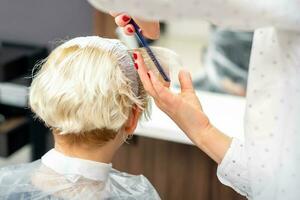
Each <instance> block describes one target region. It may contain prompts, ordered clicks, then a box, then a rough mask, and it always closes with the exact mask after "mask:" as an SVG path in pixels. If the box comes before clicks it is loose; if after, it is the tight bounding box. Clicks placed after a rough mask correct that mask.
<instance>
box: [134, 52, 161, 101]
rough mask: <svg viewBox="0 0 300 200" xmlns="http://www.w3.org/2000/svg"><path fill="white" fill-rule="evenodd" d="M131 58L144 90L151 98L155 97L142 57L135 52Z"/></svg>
mask: <svg viewBox="0 0 300 200" xmlns="http://www.w3.org/2000/svg"><path fill="white" fill-rule="evenodd" d="M133 58H134V60H135V65H136V68H137V72H138V74H139V76H140V79H141V81H142V84H143V86H144V88H145V90H146V91H147V92H148V93H149V94H150V95H151V96H152V97H154V98H155V97H156V96H157V94H156V92H155V90H154V88H153V86H152V83H151V81H150V78H149V75H148V69H147V67H146V64H145V62H144V59H143V57H142V55H141V54H140V53H139V52H137V51H135V52H134V54H133Z"/></svg>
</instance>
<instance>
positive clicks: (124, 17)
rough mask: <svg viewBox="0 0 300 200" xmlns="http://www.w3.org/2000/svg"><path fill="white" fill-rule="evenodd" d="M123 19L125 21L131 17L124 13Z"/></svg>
mask: <svg viewBox="0 0 300 200" xmlns="http://www.w3.org/2000/svg"><path fill="white" fill-rule="evenodd" d="M122 20H123V21H124V22H128V21H129V20H130V17H128V16H126V15H124V16H123V17H122Z"/></svg>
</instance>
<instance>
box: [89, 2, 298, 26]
mask: <svg viewBox="0 0 300 200" xmlns="http://www.w3.org/2000/svg"><path fill="white" fill-rule="evenodd" d="M88 1H89V2H90V3H91V4H93V5H94V6H95V7H96V8H98V9H101V10H104V11H115V12H127V13H129V14H130V15H131V16H138V17H143V18H144V19H151V20H152V19H156V20H158V19H159V20H174V19H178V18H187V19H197V18H198V19H206V20H208V21H210V22H212V23H214V24H216V25H219V26H222V27H225V28H232V29H243V30H254V29H257V28H261V27H270V26H272V27H276V28H279V29H286V30H297V31H300V12H299V10H300V3H299V0H289V1H287V0H261V1H251V0H227V1H220V0H196V1H195V0H185V1H182V0H169V1H163V0H144V1H139V3H138V1H136V0H126V1H125V0H115V1H108V0H88ZM191 31H192V30H191Z"/></svg>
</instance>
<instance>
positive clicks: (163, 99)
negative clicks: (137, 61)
mask: <svg viewBox="0 0 300 200" xmlns="http://www.w3.org/2000/svg"><path fill="white" fill-rule="evenodd" d="M148 73H149V74H150V79H151V82H152V86H153V88H154V90H155V92H156V94H157V96H156V97H155V98H154V99H155V100H156V101H157V102H158V103H159V104H160V105H161V107H163V108H164V109H166V108H167V107H168V106H170V105H174V102H175V94H173V93H172V92H171V91H170V90H169V89H168V87H165V86H164V85H163V84H162V83H161V82H160V81H159V80H158V79H157V78H156V76H155V75H154V73H153V72H152V71H149V72H148Z"/></svg>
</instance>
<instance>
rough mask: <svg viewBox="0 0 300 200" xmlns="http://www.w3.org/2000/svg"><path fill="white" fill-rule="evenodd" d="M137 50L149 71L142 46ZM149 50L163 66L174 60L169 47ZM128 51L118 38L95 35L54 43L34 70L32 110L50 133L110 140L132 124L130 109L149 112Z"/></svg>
mask: <svg viewBox="0 0 300 200" xmlns="http://www.w3.org/2000/svg"><path fill="white" fill-rule="evenodd" d="M139 51H140V52H141V53H142V55H143V57H144V58H145V62H146V64H147V65H148V67H150V69H152V70H154V72H155V67H154V65H153V63H152V61H151V59H150V58H149V57H147V56H146V55H147V53H146V51H145V50H143V49H139ZM154 51H155V52H156V54H157V57H158V59H159V60H160V62H161V64H162V65H163V66H164V67H166V66H168V65H173V66H174V65H176V64H174V58H176V55H174V53H173V52H171V51H169V50H167V49H163V48H155V49H154ZM130 52H131V51H130V50H128V49H127V48H126V46H124V45H123V44H122V43H121V42H120V41H119V40H114V39H105V38H101V37H98V36H89V37H79V38H74V39H72V40H70V41H67V42H66V43H64V44H62V45H60V46H58V47H57V48H56V49H54V50H53V52H52V53H51V54H50V55H49V57H48V58H47V59H46V60H45V61H44V62H42V63H41V64H40V65H39V69H38V72H37V73H36V74H35V75H34V79H33V82H32V84H31V87H30V97H29V103H30V107H31V109H32V111H33V112H34V113H35V114H36V116H37V117H38V118H40V119H41V120H42V121H44V122H45V124H46V125H47V126H48V127H50V128H51V129H52V130H54V133H56V134H54V135H56V136H59V137H64V138H66V139H67V141H72V143H77V142H86V143H96V144H102V143H104V142H107V141H109V140H112V139H114V138H115V136H116V135H117V134H118V133H120V132H122V130H123V129H122V128H124V125H126V123H131V124H135V125H136V123H134V121H132V117H131V115H132V113H135V114H137V113H138V115H139V114H140V113H141V112H144V114H145V113H146V114H147V113H148V112H149V111H148V102H149V98H148V96H147V94H146V92H145V90H144V88H143V87H142V84H141V81H140V79H139V76H138V74H137V72H136V71H135V69H134V67H133V66H134V63H133V61H132V58H131V55H130V54H131V53H130ZM175 60H176V59H175ZM156 73H158V72H157V70H156ZM130 117H131V118H130ZM134 119H135V120H136V121H137V120H138V117H136V116H135V117H134ZM133 127H134V128H135V126H133ZM132 131H133V130H132Z"/></svg>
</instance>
